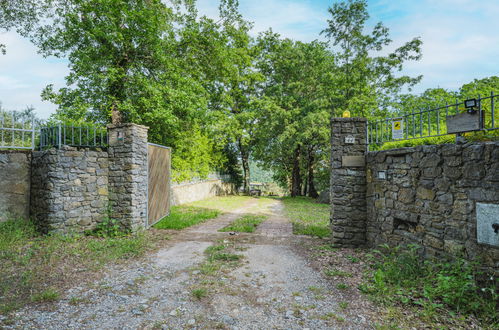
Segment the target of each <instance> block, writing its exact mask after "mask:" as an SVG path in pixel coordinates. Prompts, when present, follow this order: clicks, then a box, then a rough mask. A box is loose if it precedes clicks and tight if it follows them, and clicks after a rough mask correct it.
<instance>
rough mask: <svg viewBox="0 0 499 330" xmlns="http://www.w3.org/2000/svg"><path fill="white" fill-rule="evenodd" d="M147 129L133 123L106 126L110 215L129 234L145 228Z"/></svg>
mask: <svg viewBox="0 0 499 330" xmlns="http://www.w3.org/2000/svg"><path fill="white" fill-rule="evenodd" d="M147 130H148V128H147V127H146V126H141V125H136V124H120V125H109V126H108V135H109V150H108V153H109V203H110V208H111V210H110V213H111V214H110V216H111V218H112V219H116V220H118V221H119V222H120V224H121V226H122V227H123V228H124V229H127V230H130V231H132V232H135V231H137V230H139V229H141V228H145V227H146V226H147V184H148V164H147Z"/></svg>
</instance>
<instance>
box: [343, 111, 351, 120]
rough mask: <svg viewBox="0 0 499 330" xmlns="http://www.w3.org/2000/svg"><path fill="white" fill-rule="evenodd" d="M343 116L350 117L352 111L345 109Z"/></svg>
mask: <svg viewBox="0 0 499 330" xmlns="http://www.w3.org/2000/svg"><path fill="white" fill-rule="evenodd" d="M343 118H350V111H348V110H346V111H343Z"/></svg>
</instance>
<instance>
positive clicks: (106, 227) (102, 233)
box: [86, 217, 128, 237]
mask: <svg viewBox="0 0 499 330" xmlns="http://www.w3.org/2000/svg"><path fill="white" fill-rule="evenodd" d="M86 234H87V235H92V236H96V237H119V236H125V235H127V234H128V233H127V232H125V231H123V229H122V227H121V225H120V222H119V221H118V220H116V219H111V218H109V217H106V218H105V219H104V220H103V221H102V222H100V223H98V224H97V226H95V228H94V229H93V230H89V231H87V232H86Z"/></svg>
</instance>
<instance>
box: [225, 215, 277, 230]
mask: <svg viewBox="0 0 499 330" xmlns="http://www.w3.org/2000/svg"><path fill="white" fill-rule="evenodd" d="M266 218H267V217H266V216H264V215H255V214H246V215H244V216H242V217H241V218H239V219H236V220H235V221H234V222H233V223H231V224H230V225H228V226H226V227H224V228H222V229H220V230H219V231H221V232H227V231H235V232H239V233H252V232H254V231H255V230H256V228H257V227H258V225H259V224H261V223H262V222H263V221H265V219H266Z"/></svg>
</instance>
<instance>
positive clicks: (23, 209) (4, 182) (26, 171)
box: [0, 150, 31, 221]
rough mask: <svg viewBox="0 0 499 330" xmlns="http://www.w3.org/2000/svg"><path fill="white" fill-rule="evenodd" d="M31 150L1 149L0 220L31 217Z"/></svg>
mask: <svg viewBox="0 0 499 330" xmlns="http://www.w3.org/2000/svg"><path fill="white" fill-rule="evenodd" d="M30 177H31V151H17V150H16V151H9V150H0V221H5V220H7V219H10V218H28V217H29V199H30V197H29V196H30V193H29V192H30Z"/></svg>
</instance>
